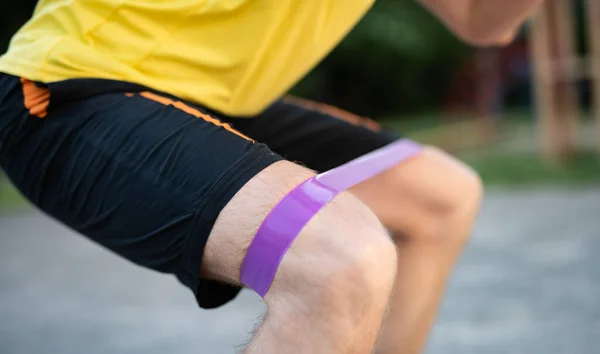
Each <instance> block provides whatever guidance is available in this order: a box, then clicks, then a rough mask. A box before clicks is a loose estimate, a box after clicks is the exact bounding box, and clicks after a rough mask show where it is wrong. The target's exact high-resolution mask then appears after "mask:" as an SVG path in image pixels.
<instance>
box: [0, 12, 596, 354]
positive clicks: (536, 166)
mask: <svg viewBox="0 0 600 354" xmlns="http://www.w3.org/2000/svg"><path fill="white" fill-rule="evenodd" d="M35 3H36V1H34V0H20V1H15V0H2V2H0V53H2V52H4V50H5V48H6V47H7V45H8V42H9V40H10V37H11V35H12V34H13V33H14V32H15V31H16V30H17V29H18V28H19V27H20V26H21V25H22V24H23V23H24V22H25V21H26V20H27V19H28V17H29V16H30V14H31V12H32V10H33V8H34V6H35ZM599 26H600V1H597V0H589V1H583V0H582V1H578V0H548V1H547V4H546V6H545V7H544V8H543V9H542V11H540V13H539V14H538V15H537V16H536V18H535V19H534V21H532V22H531V23H528V24H527V25H526V26H525V27H524V28H523V31H522V33H520V35H519V36H518V38H517V39H516V40H515V42H514V43H512V44H511V45H509V46H506V47H502V48H484V49H481V48H480V49H476V48H471V47H469V46H467V45H465V44H463V43H461V42H460V41H459V40H457V39H456V38H455V37H454V36H453V35H452V34H451V33H449V32H448V31H447V30H446V29H445V28H444V27H443V26H442V25H441V24H440V23H439V22H438V21H437V20H436V19H434V18H433V17H432V16H431V15H430V14H429V13H428V12H426V11H425V10H423V9H422V8H421V7H420V6H419V5H417V3H416V2H415V1H413V0H378V2H377V4H376V5H375V7H374V8H373V9H372V10H371V11H370V13H369V14H368V15H367V16H366V17H365V19H364V20H363V21H362V22H361V23H360V24H359V25H358V26H357V27H356V28H355V29H354V30H353V32H352V33H351V34H350V35H349V36H348V37H347V38H346V39H345V40H344V41H343V42H342V44H341V45H340V46H339V47H338V48H337V49H336V50H335V51H334V52H333V53H331V55H329V56H328V57H327V58H326V59H325V60H324V61H323V62H322V63H321V64H320V65H319V66H318V67H317V68H315V69H314V70H313V71H312V72H311V74H310V75H308V76H307V77H306V78H305V79H304V80H303V81H302V82H301V83H299V84H298V85H297V87H295V88H294V90H293V91H294V92H293V93H295V94H298V95H302V96H305V97H308V98H312V99H316V100H320V101H324V102H326V103H330V104H334V105H337V106H339V107H342V108H344V109H347V110H351V111H353V112H356V113H359V114H363V115H367V116H370V117H371V118H373V119H376V120H378V121H379V122H381V123H382V124H383V125H385V126H387V127H389V128H391V129H396V130H398V131H400V132H401V133H403V134H404V135H406V136H409V137H411V138H413V139H416V140H418V141H421V142H424V143H429V144H434V145H437V146H440V147H442V148H443V149H445V150H447V151H449V152H450V153H452V154H454V155H456V156H457V157H459V158H460V159H462V160H463V161H466V162H467V163H468V164H470V165H471V166H473V167H474V168H475V169H476V170H477V171H478V172H479V173H480V175H481V176H482V178H483V180H484V182H485V183H486V185H487V186H488V192H487V195H486V198H485V201H484V207H483V211H482V213H481V216H480V218H479V220H478V223H477V227H476V230H475V234H474V236H473V239H472V241H471V244H470V245H469V247H468V248H467V250H466V252H465V255H464V257H463V258H462V260H461V262H460V264H459V266H458V268H457V271H456V272H455V274H454V276H453V278H452V280H451V284H450V286H449V290H448V295H447V298H446V301H445V302H444V304H443V307H442V310H441V313H440V318H439V321H438V323H437V324H436V327H435V329H434V332H433V335H432V337H431V342H430V345H429V348H428V353H431V354H437V353H503V354H506V353H597V352H598V350H597V348H596V347H597V345H596V343H597V338H598V335H599V334H600V304H599V303H598V299H600V261H599V260H598V257H597V256H596V254H597V253H598V252H599V251H600V240H599V237H600V217H599V215H600V159H599V157H600V109H599V107H600V104H598V103H600V93H599V92H600V89H599V90H597V89H596V88H595V86H596V85H595V80H598V78H599V76H598V75H597V74H598V73H600V27H599ZM598 87H599V88H600V86H598ZM263 311H264V307H263V305H262V304H261V303H260V301H259V299H258V298H257V297H255V296H254V295H252V294H250V293H249V292H248V293H243V294H242V296H240V298H239V299H238V300H236V301H235V302H234V303H233V304H231V305H229V306H227V307H225V308H223V309H220V310H217V311H197V310H196V309H195V304H194V301H193V299H192V296H191V294H188V293H187V290H185V289H184V288H182V287H181V286H179V285H178V283H176V281H174V280H173V279H171V278H170V277H167V276H164V275H159V274H156V273H153V272H150V271H147V270H144V269H140V268H138V267H135V266H131V265H130V264H129V263H127V262H126V261H123V260H121V259H119V258H117V257H116V256H114V255H112V254H110V253H108V252H106V251H105V250H103V249H101V248H99V247H98V246H96V245H94V244H92V243H90V242H88V241H87V240H85V239H83V238H81V237H79V236H78V235H75V234H73V233H72V232H71V231H69V230H67V229H65V228H64V227H63V226H61V225H59V224H57V223H56V222H54V221H52V220H50V219H48V218H47V217H45V216H43V215H41V214H40V213H39V212H37V211H36V210H35V209H34V208H32V207H31V206H30V205H29V204H28V203H27V202H25V201H24V200H23V199H22V198H21V197H20V195H19V193H18V192H16V191H15V190H14V189H13V188H12V187H11V185H10V183H9V182H8V181H7V179H6V178H5V177H4V176H2V174H1V172H0V353H3V354H4V353H6V354H13V353H61V354H62V353H82V352H84V351H85V352H86V353H164V352H165V351H171V352H174V353H215V354H220V353H233V352H234V348H235V346H237V345H241V344H243V343H244V341H245V340H246V339H247V338H248V336H249V334H248V333H249V331H250V330H251V329H252V327H253V325H254V323H255V321H256V319H257V318H259V317H260V315H261V313H262V312H263Z"/></svg>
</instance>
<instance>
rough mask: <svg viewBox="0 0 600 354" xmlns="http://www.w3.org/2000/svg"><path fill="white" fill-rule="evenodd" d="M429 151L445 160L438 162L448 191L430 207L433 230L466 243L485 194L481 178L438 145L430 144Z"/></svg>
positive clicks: (428, 212)
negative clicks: (437, 147) (435, 146)
mask: <svg viewBox="0 0 600 354" xmlns="http://www.w3.org/2000/svg"><path fill="white" fill-rule="evenodd" d="M427 153H429V154H431V155H433V156H436V157H437V158H438V159H440V160H443V161H440V163H439V164H438V165H439V171H438V172H439V174H440V176H442V178H441V179H440V180H439V183H440V184H443V189H444V190H445V191H446V193H439V194H438V196H437V197H436V202H435V203H434V204H435V207H431V208H428V209H427V211H426V214H427V218H428V220H429V222H428V224H429V225H431V226H432V227H433V230H432V231H433V232H430V233H431V234H432V236H433V237H435V238H436V239H438V240H440V239H442V240H443V241H450V242H454V243H459V244H464V243H465V242H466V241H468V238H469V236H470V234H471V227H472V224H473V223H474V220H475V218H476V216H477V213H478V211H479V207H480V204H481V200H482V197H483V191H484V188H483V183H482V181H481V178H480V177H479V175H478V174H477V172H475V171H474V170H473V169H472V168H470V167H469V166H467V165H465V164H464V163H462V162H460V161H458V160H456V159H454V158H452V157H450V156H448V155H446V154H445V153H444V152H442V151H440V150H438V149H436V148H428V149H427ZM440 235H441V236H440ZM448 238H449V239H448Z"/></svg>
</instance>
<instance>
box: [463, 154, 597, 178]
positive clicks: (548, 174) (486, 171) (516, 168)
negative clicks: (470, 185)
mask: <svg viewBox="0 0 600 354" xmlns="http://www.w3.org/2000/svg"><path fill="white" fill-rule="evenodd" d="M459 157H461V158H462V160H463V161H465V162H466V163H467V164H469V165H471V166H472V167H473V168H474V169H475V170H476V171H477V172H478V173H479V174H480V176H481V178H482V179H483V181H484V182H485V183H486V184H488V185H501V186H532V185H540V184H543V185H561V186H580V185H587V184H599V183H600V158H599V157H598V155H597V154H595V153H593V152H581V153H578V154H576V155H575V156H574V157H573V158H572V159H571V160H570V161H569V162H568V163H565V164H558V163H549V162H544V161H542V160H541V159H540V158H539V156H538V155H537V154H536V153H531V152H520V153H507V152H501V151H500V152H498V151H496V152H492V153H488V154H479V155H478V156H470V155H468V154H465V155H459Z"/></svg>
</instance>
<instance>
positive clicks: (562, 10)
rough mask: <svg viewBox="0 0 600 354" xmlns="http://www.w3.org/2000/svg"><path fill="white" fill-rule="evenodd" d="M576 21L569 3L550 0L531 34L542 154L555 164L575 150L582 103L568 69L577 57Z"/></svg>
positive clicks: (537, 18) (534, 24)
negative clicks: (579, 101) (579, 100)
mask: <svg viewBox="0 0 600 354" xmlns="http://www.w3.org/2000/svg"><path fill="white" fill-rule="evenodd" d="M573 19H574V13H573V7H572V2H571V1H570V0H548V2H547V3H546V4H545V5H544V6H543V7H542V8H541V9H540V12H539V14H538V15H537V16H536V18H534V20H533V22H532V28H531V34H530V41H531V50H532V57H533V61H534V70H533V74H534V87H535V95H536V108H537V116H538V129H539V134H540V144H541V152H542V156H543V157H544V158H545V159H549V160H554V161H556V160H561V159H565V158H568V157H569V156H570V155H571V154H572V153H573V152H574V149H575V146H574V139H575V134H576V131H577V123H578V122H577V121H578V117H577V114H578V113H577V112H578V111H579V104H578V98H577V91H576V89H575V86H574V85H573V82H572V80H573V79H574V78H573V77H571V76H572V75H570V73H572V72H573V70H569V69H572V66H573V63H574V61H573V58H574V57H575V47H574V43H573V42H574V41H573V39H574V36H575V31H574V24H573ZM575 62H577V61H575ZM569 64H571V67H570V66H569Z"/></svg>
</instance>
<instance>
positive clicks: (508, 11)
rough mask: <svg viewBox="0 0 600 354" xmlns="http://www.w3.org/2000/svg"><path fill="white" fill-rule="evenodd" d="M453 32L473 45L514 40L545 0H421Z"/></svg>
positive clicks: (494, 43)
mask: <svg viewBox="0 0 600 354" xmlns="http://www.w3.org/2000/svg"><path fill="white" fill-rule="evenodd" d="M419 1H420V2H421V3H423V4H424V5H425V7H427V8H429V9H430V10H431V11H432V12H433V13H434V14H436V15H437V16H438V17H439V18H440V19H441V20H442V21H443V22H444V23H445V24H446V25H447V26H448V27H449V28H450V29H451V30H453V31H454V33H455V34H456V35H457V36H458V37H460V38H461V39H463V40H464V41H466V42H468V43H470V44H474V45H483V46H488V45H501V44H507V43H509V42H511V41H512V39H513V38H514V36H515V35H516V34H517V32H518V30H519V27H520V26H521V25H522V24H523V23H524V22H525V21H526V20H527V19H529V18H530V17H531V16H532V15H533V14H534V13H535V11H536V9H537V8H538V7H539V6H540V5H541V4H542V3H543V2H544V0H419Z"/></svg>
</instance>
